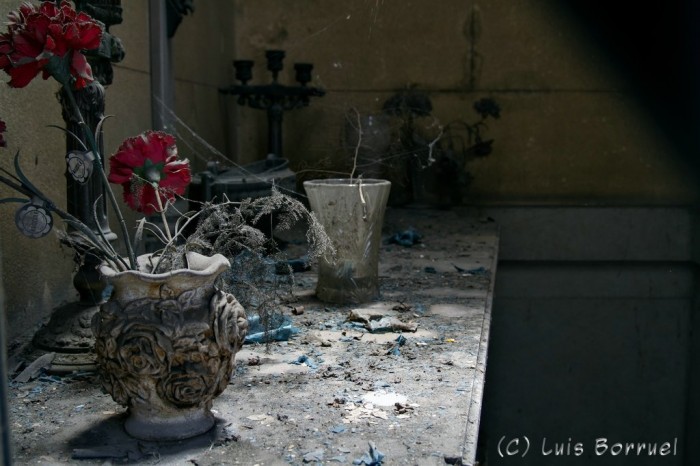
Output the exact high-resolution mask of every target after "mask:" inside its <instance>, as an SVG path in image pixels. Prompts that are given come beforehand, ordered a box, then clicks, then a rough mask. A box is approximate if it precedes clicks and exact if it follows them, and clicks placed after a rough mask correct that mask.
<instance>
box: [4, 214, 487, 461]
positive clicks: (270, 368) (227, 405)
mask: <svg viewBox="0 0 700 466" xmlns="http://www.w3.org/2000/svg"><path fill="white" fill-rule="evenodd" d="M408 227H413V228H415V229H416V231H418V232H419V233H420V234H421V235H422V237H423V238H422V242H421V243H418V244H415V245H413V246H412V247H403V246H399V245H395V244H391V245H389V244H385V245H383V246H382V249H381V256H380V277H381V278H380V280H381V282H380V285H381V290H382V297H381V300H379V301H377V302H373V303H366V304H363V305H361V306H337V305H328V304H325V303H322V302H320V301H318V300H316V299H315V297H314V294H313V289H314V286H315V273H314V271H313V270H312V271H310V272H305V273H299V274H297V275H296V285H295V297H294V298H293V299H292V300H291V302H289V303H287V304H285V305H283V306H282V308H283V309H285V313H286V314H287V315H289V317H290V318H291V319H292V322H293V324H294V326H295V327H296V328H298V329H299V333H298V334H296V335H295V336H294V337H293V338H292V339H290V340H289V341H283V342H276V343H272V344H269V345H264V344H262V345H246V346H244V348H243V350H242V351H240V352H239V353H238V355H237V356H236V361H235V370H234V374H233V377H232V379H231V382H230V384H229V386H228V388H227V389H226V391H225V392H224V393H223V394H222V395H221V396H220V397H218V398H217V399H216V400H215V402H214V407H213V410H214V414H215V416H216V417H217V425H216V426H215V428H214V429H213V430H212V431H210V432H209V433H207V434H204V435H201V436H199V437H196V438H193V439H190V440H187V441H180V442H172V443H164V442H161V443H154V442H144V441H138V440H136V439H133V438H131V437H129V436H128V435H127V434H126V433H125V432H124V430H123V427H122V423H123V420H124V417H125V410H124V408H122V407H120V406H119V405H117V404H116V403H115V402H114V401H113V400H112V399H111V398H110V397H109V395H106V394H104V393H102V391H101V390H100V388H99V383H98V381H97V380H96V376H95V375H94V374H92V373H74V374H70V375H65V376H55V375H47V374H44V373H41V372H40V373H39V375H38V377H37V378H34V379H33V380H31V381H29V382H26V383H19V382H11V383H10V393H9V403H10V424H11V429H12V435H13V441H14V452H13V453H14V458H15V462H16V464H46V465H48V464H52V465H53V464H76V463H80V464H120V463H132V464H196V465H214V464H242V465H254V464H260V465H263V464H264V465H276V464H299V465H301V464H353V463H354V464H368V463H369V462H371V457H370V444H372V445H374V447H376V450H378V451H379V452H381V454H383V455H384V462H383V463H382V464H416V465H430V464H436V465H437V464H460V463H459V461H461V458H462V457H463V455H465V451H469V450H470V449H471V448H473V442H474V440H475V438H474V435H475V429H476V426H478V410H479V408H480V401H481V384H482V383H483V371H484V364H485V354H484V353H485V347H486V337H487V335H488V323H489V319H488V318H489V316H488V311H489V310H490V299H491V290H492V282H493V271H494V269H495V258H496V251H497V232H496V228H495V226H494V225H493V224H492V223H490V222H488V221H486V220H483V221H479V219H477V218H475V217H473V216H470V215H467V214H466V212H462V211H448V212H440V211H432V210H405V209H400V210H399V209H390V210H389V212H388V214H387V219H386V220H385V226H384V232H385V235H384V237H385V238H387V237H389V236H390V235H391V234H393V233H394V232H397V231H402V230H405V229H407V228H408ZM351 311H360V312H361V313H363V315H370V314H376V315H378V316H384V317H386V318H393V319H398V320H399V321H401V322H404V323H413V324H416V325H417V330H416V331H415V332H407V331H402V332H396V331H390V332H383V333H371V332H369V331H368V330H367V329H366V328H365V327H364V324H363V323H362V322H349V321H347V318H348V316H349V315H350V313H351ZM31 362H32V361H27V364H28V363H31ZM376 458H377V456H376V454H375V459H376Z"/></svg>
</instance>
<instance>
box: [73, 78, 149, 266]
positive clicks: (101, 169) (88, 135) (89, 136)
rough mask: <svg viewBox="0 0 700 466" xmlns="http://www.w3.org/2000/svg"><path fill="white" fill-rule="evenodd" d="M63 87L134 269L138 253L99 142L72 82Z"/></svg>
mask: <svg viewBox="0 0 700 466" xmlns="http://www.w3.org/2000/svg"><path fill="white" fill-rule="evenodd" d="M63 89H64V90H65V91H66V95H67V96H68V100H69V101H70V103H71V106H72V107H73V111H74V112H75V116H76V117H77V118H78V123H79V124H80V126H81V127H82V128H83V133H84V134H85V138H86V139H87V142H88V146H89V147H90V150H91V151H92V153H93V154H94V155H95V165H97V169H98V170H97V171H99V172H100V176H101V177H102V183H103V184H104V187H105V190H106V191H107V198H108V199H109V202H110V204H111V205H112V209H113V210H114V213H115V215H116V216H117V220H118V221H119V226H120V228H121V230H122V236H123V238H124V243H125V244H126V252H127V255H128V257H129V265H130V267H131V268H132V269H134V270H136V255H135V254H134V248H133V247H132V245H131V239H130V238H129V230H128V229H127V227H126V222H125V221H124V216H123V215H122V212H121V209H120V208H119V204H117V199H116V197H115V196H114V191H112V187H111V186H110V185H109V180H107V173H105V169H104V164H103V163H102V157H101V154H100V151H99V150H98V149H97V142H96V141H95V136H94V135H93V134H92V131H91V130H90V128H88V126H87V123H85V120H84V119H83V115H82V113H80V107H78V102H76V100H75V96H74V95H73V90H72V89H71V86H70V84H64V86H63Z"/></svg>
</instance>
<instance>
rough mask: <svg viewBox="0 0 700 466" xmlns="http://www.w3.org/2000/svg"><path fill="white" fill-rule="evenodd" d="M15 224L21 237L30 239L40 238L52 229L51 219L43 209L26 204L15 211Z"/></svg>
mask: <svg viewBox="0 0 700 466" xmlns="http://www.w3.org/2000/svg"><path fill="white" fill-rule="evenodd" d="M15 224H16V225H17V228H18V229H19V231H21V232H22V234H23V235H25V236H28V237H30V238H42V237H44V236H46V235H47V234H48V233H49V231H51V228H52V227H53V217H52V216H51V213H50V212H49V211H48V210H46V209H45V208H44V207H42V206H40V205H36V204H32V203H27V204H25V205H23V206H22V207H20V208H19V209H17V213H16V214H15Z"/></svg>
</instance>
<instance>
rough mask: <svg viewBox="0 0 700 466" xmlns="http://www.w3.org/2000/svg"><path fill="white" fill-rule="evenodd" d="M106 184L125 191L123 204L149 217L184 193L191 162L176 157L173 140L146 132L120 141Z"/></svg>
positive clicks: (189, 177)
mask: <svg viewBox="0 0 700 466" xmlns="http://www.w3.org/2000/svg"><path fill="white" fill-rule="evenodd" d="M109 167H110V171H109V177H108V179H109V182H110V183H114V184H120V185H122V187H123V188H124V202H126V203H127V205H128V206H129V207H131V208H132V209H134V210H136V211H137V212H143V213H144V214H145V215H150V214H152V213H154V212H157V211H159V208H158V199H157V198H156V193H157V195H158V196H159V197H160V200H161V204H162V205H163V206H164V207H165V205H166V204H167V202H170V201H174V200H175V196H176V195H180V194H183V193H184V192H185V189H186V188H187V185H188V184H189V183H190V181H191V180H192V175H191V174H190V162H189V161H188V160H179V159H178V158H177V147H176V146H175V138H174V137H173V136H171V135H169V134H167V133H163V132H161V131H146V132H145V133H143V134H141V135H139V136H136V137H133V138H128V139H126V140H125V141H124V142H122V144H121V146H119V149H118V150H117V152H116V153H114V154H113V155H112V156H111V157H110V158H109Z"/></svg>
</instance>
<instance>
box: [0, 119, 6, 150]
mask: <svg viewBox="0 0 700 466" xmlns="http://www.w3.org/2000/svg"><path fill="white" fill-rule="evenodd" d="M5 130H7V125H6V124H5V122H4V121H2V120H0V147H7V141H5V138H4V137H3V135H2V133H4V132H5Z"/></svg>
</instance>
